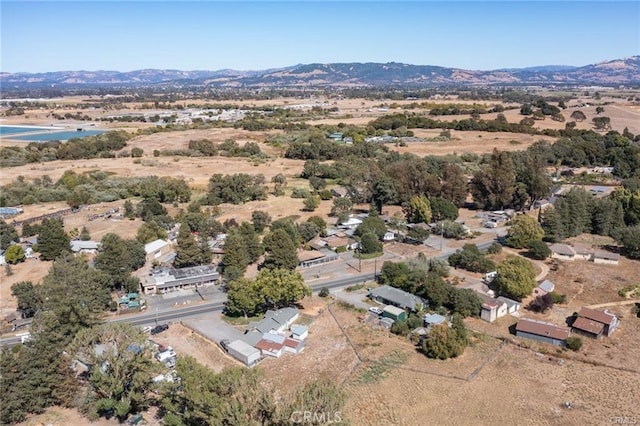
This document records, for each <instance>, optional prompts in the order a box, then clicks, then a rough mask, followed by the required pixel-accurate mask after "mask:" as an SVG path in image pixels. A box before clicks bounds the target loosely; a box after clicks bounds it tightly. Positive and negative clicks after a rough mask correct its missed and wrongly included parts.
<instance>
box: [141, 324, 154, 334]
mask: <svg viewBox="0 0 640 426" xmlns="http://www.w3.org/2000/svg"><path fill="white" fill-rule="evenodd" d="M151 330H153V327H151V326H150V325H148V326H146V327H142V332H143V333H150V332H151Z"/></svg>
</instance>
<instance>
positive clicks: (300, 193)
mask: <svg viewBox="0 0 640 426" xmlns="http://www.w3.org/2000/svg"><path fill="white" fill-rule="evenodd" d="M310 196H311V192H310V191H309V190H308V189H305V188H293V191H292V192H291V198H308V197H310Z"/></svg>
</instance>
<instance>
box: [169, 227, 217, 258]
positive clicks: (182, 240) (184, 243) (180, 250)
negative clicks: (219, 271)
mask: <svg viewBox="0 0 640 426" xmlns="http://www.w3.org/2000/svg"><path fill="white" fill-rule="evenodd" d="M176 242H177V246H176V258H175V259H174V260H173V266H175V267H176V268H188V267H191V266H197V265H202V264H204V263H209V261H205V259H203V256H202V254H203V253H202V248H201V246H200V245H199V244H198V242H197V241H196V239H195V237H194V236H193V234H192V233H191V229H190V228H189V225H187V224H186V223H183V224H182V225H181V226H180V231H179V232H178V238H177V241H176ZM209 260H210V258H209Z"/></svg>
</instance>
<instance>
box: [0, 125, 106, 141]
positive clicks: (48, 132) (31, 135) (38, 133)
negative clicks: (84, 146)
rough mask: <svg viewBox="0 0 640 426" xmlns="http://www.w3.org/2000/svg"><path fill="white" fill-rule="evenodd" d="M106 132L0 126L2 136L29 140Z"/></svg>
mask: <svg viewBox="0 0 640 426" xmlns="http://www.w3.org/2000/svg"><path fill="white" fill-rule="evenodd" d="M105 132H106V131H105V130H84V131H82V132H78V131H77V130H64V129H62V128H60V127H53V128H51V127H26V126H24V127H17V126H16V127H14V126H10V127H9V126H0V136H5V135H7V137H8V138H9V139H13V140H19V141H27V142H48V141H66V140H69V139H73V138H86V137H87V136H96V135H101V134H103V133H105ZM23 133H26V134H23ZM9 135H10V136H9Z"/></svg>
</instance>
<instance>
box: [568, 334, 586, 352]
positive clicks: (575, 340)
mask: <svg viewBox="0 0 640 426" xmlns="http://www.w3.org/2000/svg"><path fill="white" fill-rule="evenodd" d="M581 347H582V339H581V338H579V337H574V336H571V337H568V338H567V348H569V349H571V350H572V351H575V352H578V351H579V350H580V348H581Z"/></svg>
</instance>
